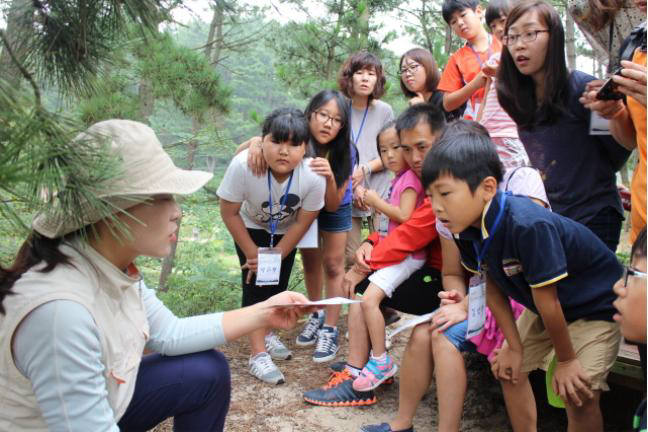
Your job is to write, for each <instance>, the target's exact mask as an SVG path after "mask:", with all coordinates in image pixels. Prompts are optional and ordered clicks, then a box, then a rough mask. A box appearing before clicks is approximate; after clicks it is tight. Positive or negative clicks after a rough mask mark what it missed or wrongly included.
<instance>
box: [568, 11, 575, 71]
mask: <svg viewBox="0 0 648 432" xmlns="http://www.w3.org/2000/svg"><path fill="white" fill-rule="evenodd" d="M565 46H566V49H567V66H568V67H569V69H570V70H576V36H575V29H574V19H573V18H572V16H571V14H569V13H565Z"/></svg>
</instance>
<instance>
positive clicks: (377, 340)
mask: <svg viewBox="0 0 648 432" xmlns="http://www.w3.org/2000/svg"><path fill="white" fill-rule="evenodd" d="M384 298H385V293H384V292H383V290H381V289H380V288H379V287H378V286H377V285H375V284H374V283H373V282H372V283H370V284H369V286H368V287H367V290H366V291H365V293H364V295H363V296H362V303H361V304H362V312H363V313H364V317H365V322H366V323H367V330H368V331H369V339H371V349H372V351H373V356H374V357H380V356H381V355H383V354H384V353H385V318H384V317H383V314H382V312H380V302H381V301H382V300H383V299H384Z"/></svg>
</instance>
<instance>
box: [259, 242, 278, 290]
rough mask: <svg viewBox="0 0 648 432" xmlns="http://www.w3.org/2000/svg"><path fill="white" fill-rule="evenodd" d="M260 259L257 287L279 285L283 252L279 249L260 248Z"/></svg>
mask: <svg viewBox="0 0 648 432" xmlns="http://www.w3.org/2000/svg"><path fill="white" fill-rule="evenodd" d="M258 258H259V262H258V268H257V275H256V285H257V286H265V285H279V274H280V272H281V251H279V249H270V248H259V255H258Z"/></svg>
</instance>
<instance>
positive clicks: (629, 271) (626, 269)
mask: <svg viewBox="0 0 648 432" xmlns="http://www.w3.org/2000/svg"><path fill="white" fill-rule="evenodd" d="M629 276H632V277H638V278H644V279H645V278H648V273H644V272H640V271H639V270H636V269H633V268H632V267H630V266H623V276H622V279H623V286H624V287H627V286H628V277H629Z"/></svg>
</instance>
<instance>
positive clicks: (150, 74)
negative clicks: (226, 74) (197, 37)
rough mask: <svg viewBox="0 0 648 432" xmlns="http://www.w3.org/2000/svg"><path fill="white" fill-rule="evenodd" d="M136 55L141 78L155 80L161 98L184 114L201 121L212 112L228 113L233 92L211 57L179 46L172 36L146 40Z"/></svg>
mask: <svg viewBox="0 0 648 432" xmlns="http://www.w3.org/2000/svg"><path fill="white" fill-rule="evenodd" d="M134 54H135V56H136V57H137V58H138V60H139V62H138V63H137V66H136V69H137V71H138V73H139V75H140V76H141V77H142V78H144V79H148V80H150V81H151V84H152V87H153V89H154V95H155V96H156V97H157V98H170V99H171V100H173V102H174V103H175V105H176V106H177V107H178V109H180V111H182V112H183V113H184V114H186V115H191V116H195V117H197V118H198V119H199V121H202V119H203V116H204V114H205V113H207V112H208V111H209V110H220V111H223V112H225V111H227V110H228V108H229V97H230V93H231V92H230V90H229V89H227V88H226V87H224V86H223V85H222V84H221V81H220V76H219V75H218V73H217V72H216V71H215V70H214V68H213V67H212V66H211V65H210V63H209V61H208V60H207V58H205V56H204V55H202V54H201V53H199V52H196V51H193V50H190V49H187V48H185V47H182V46H180V45H178V44H177V43H176V42H175V41H174V40H173V38H172V37H171V35H169V34H166V33H165V34H161V35H159V37H155V38H151V39H144V40H142V41H141V43H139V44H137V45H136V46H135V47H134Z"/></svg>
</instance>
